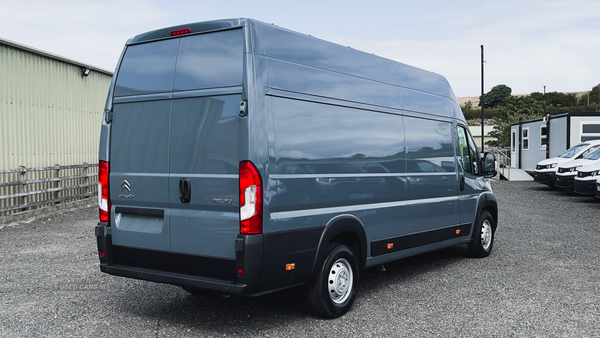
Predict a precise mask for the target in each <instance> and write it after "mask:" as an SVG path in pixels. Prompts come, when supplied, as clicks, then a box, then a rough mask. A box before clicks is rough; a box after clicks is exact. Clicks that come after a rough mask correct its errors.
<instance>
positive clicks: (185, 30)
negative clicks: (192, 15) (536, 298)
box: [171, 28, 192, 36]
mask: <svg viewBox="0 0 600 338" xmlns="http://www.w3.org/2000/svg"><path fill="white" fill-rule="evenodd" d="M191 32H192V30H191V29H189V28H182V29H176V30H174V31H171V36H175V35H182V34H189V33H191Z"/></svg>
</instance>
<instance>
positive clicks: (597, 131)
mask: <svg viewBox="0 0 600 338" xmlns="http://www.w3.org/2000/svg"><path fill="white" fill-rule="evenodd" d="M596 139H600V123H598V122H581V142H586V141H589V140H596Z"/></svg>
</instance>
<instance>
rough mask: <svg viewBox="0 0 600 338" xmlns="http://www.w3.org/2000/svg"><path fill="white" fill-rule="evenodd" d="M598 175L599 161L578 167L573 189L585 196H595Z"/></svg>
mask: <svg viewBox="0 0 600 338" xmlns="http://www.w3.org/2000/svg"><path fill="white" fill-rule="evenodd" d="M599 177H600V161H596V162H594V163H593V164H588V165H586V166H583V167H581V168H579V170H578V171H577V176H576V177H575V182H574V183H573V191H575V192H576V193H578V194H582V195H586V196H596V192H597V187H596V182H597V180H598V178H599Z"/></svg>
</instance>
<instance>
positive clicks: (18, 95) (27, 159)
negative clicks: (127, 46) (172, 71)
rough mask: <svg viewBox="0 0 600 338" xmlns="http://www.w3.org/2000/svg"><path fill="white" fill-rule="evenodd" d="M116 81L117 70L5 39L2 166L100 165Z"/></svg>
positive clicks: (0, 74) (0, 42)
mask: <svg viewBox="0 0 600 338" xmlns="http://www.w3.org/2000/svg"><path fill="white" fill-rule="evenodd" d="M85 69H89V70H90V72H89V74H88V75H87V76H84V74H83V73H82V70H85ZM111 79H112V72H109V71H106V70H102V69H99V68H96V67H93V66H90V65H87V64H84V63H81V62H77V61H73V60H69V59H67V58H64V57H60V56H57V55H53V54H50V53H47V52H44V51H40V50H37V49H34V48H31V47H28V46H24V45H21V44H18V43H15V42H12V41H8V40H4V39H0V170H3V169H4V170H6V169H16V168H19V167H20V166H24V167H26V168H34V167H49V166H53V165H55V164H59V165H77V164H83V163H90V164H92V163H94V164H95V163H97V162H98V142H99V139H100V124H101V119H102V116H103V110H104V104H105V101H106V95H107V93H108V88H109V86H110V82H111ZM16 175H18V174H3V175H0V182H3V181H4V182H7V181H10V180H14V179H15V177H16ZM28 175H32V176H36V175H37V176H39V177H41V176H43V175H44V174H43V173H28ZM35 178H36V177H31V178H28V179H35ZM30 190H31V189H30ZM14 191H15V189H14V187H5V188H3V189H0V196H1V195H7V194H11V193H13V192H14ZM8 202H10V201H9V200H0V209H1V208H2V207H3V206H6V205H7V203H8Z"/></svg>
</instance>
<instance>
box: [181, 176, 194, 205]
mask: <svg viewBox="0 0 600 338" xmlns="http://www.w3.org/2000/svg"><path fill="white" fill-rule="evenodd" d="M179 199H180V200H181V203H190V200H191V199H192V183H191V182H190V179H189V178H187V177H184V178H181V179H179Z"/></svg>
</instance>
